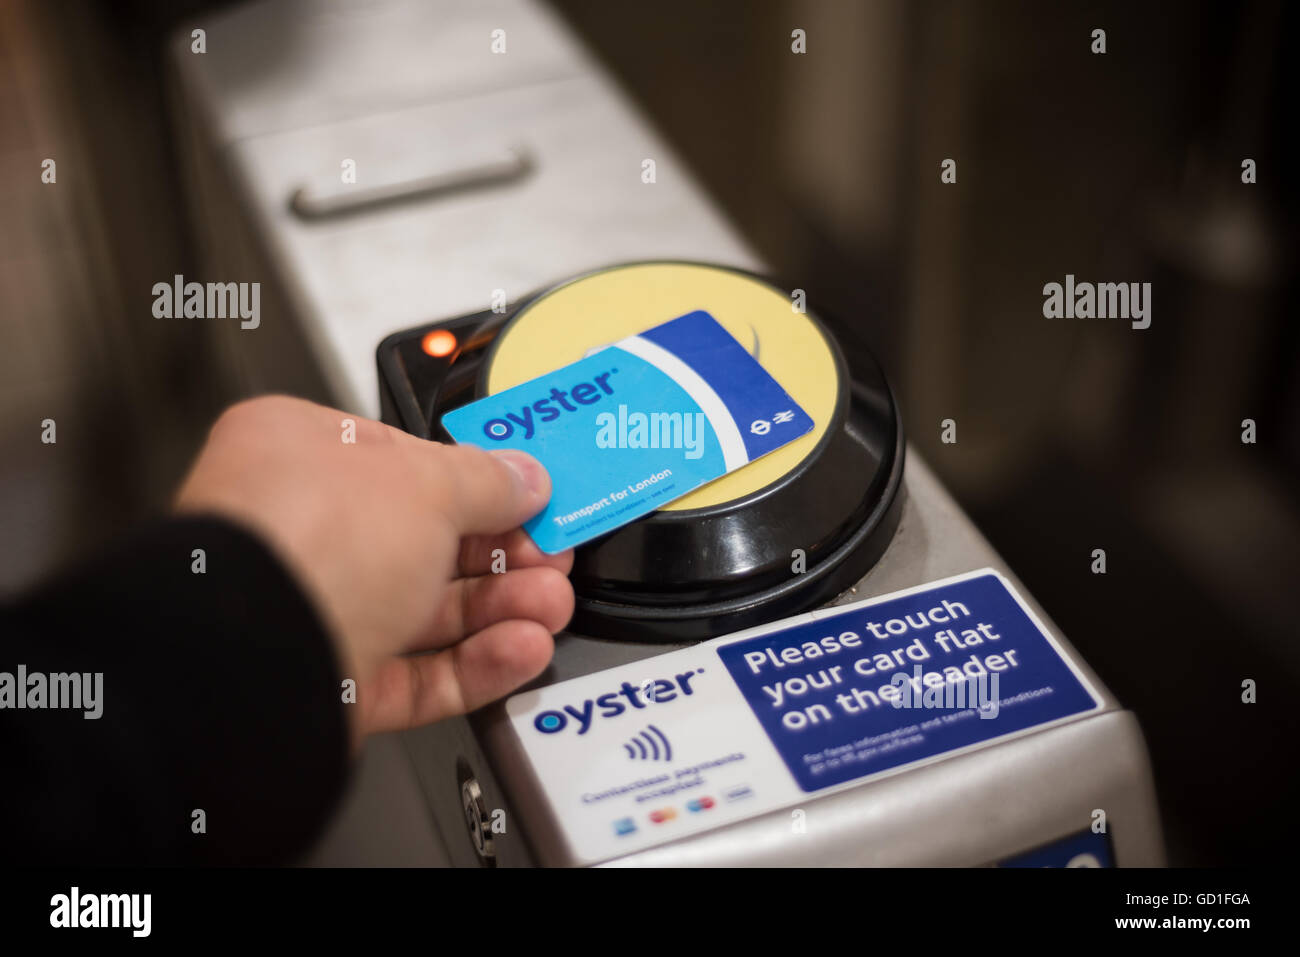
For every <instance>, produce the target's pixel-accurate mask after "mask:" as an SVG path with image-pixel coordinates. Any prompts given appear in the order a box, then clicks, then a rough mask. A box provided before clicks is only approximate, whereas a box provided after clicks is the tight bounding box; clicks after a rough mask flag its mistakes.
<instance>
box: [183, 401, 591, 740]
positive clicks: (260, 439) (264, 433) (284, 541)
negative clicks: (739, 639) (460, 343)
mask: <svg viewBox="0 0 1300 957" xmlns="http://www.w3.org/2000/svg"><path fill="white" fill-rule="evenodd" d="M347 420H352V421H353V422H354V423H355V426H354V428H355V443H348V442H345V441H343V439H344V437H345V435H346V432H345V428H346V423H347ZM550 494H551V488H550V479H549V477H548V476H547V475H546V471H545V469H543V468H542V466H541V464H540V463H538V462H537V461H536V460H535V459H533V458H532V457H531V456H528V455H525V454H523V453H520V452H499V453H492V452H487V451H485V450H483V449H479V448H475V447H473V446H453V445H441V444H439V443H435V442H427V441H425V440H423V439H418V438H415V437H414V436H411V435H408V434H407V433H405V432H401V431H399V430H397V429H394V428H390V427H389V426H386V425H383V424H381V423H379V422H374V421H371V420H369V419H363V418H360V417H359V416H350V415H348V414H347V413H344V412H340V411H337V410H335V409H328V408H325V407H324V406H319V405H315V404H313V403H311V402H306V401H304V400H301V399H291V398H287V397H283V396H268V397H264V398H259V399H252V400H249V401H247V402H242V403H240V404H238V405H236V406H233V407H232V408H231V409H229V410H227V411H226V412H225V413H224V414H223V415H222V416H221V418H220V419H218V420H217V423H216V424H215V425H214V426H213V428H212V432H211V434H210V435H209V437H208V441H207V444H206V445H205V446H204V447H203V449H202V451H201V452H200V454H199V457H198V459H197V461H196V462H195V464H194V466H193V468H192V469H191V471H190V474H189V476H188V477H187V478H186V480H185V482H184V483H183V484H182V486H181V489H180V492H179V493H178V495H177V499H176V508H177V510H178V511H182V512H205V513H215V514H218V515H221V516H224V517H226V518H229V519H232V520H234V521H235V522H237V523H240V524H243V525H245V526H246V527H248V528H249V529H251V530H252V531H254V532H256V533H258V534H260V536H261V537H262V539H263V540H264V541H265V542H267V543H268V544H269V546H270V547H271V548H272V550H273V551H275V552H276V553H277V554H278V555H279V556H280V558H281V559H282V560H283V561H284V562H285V564H286V565H287V566H288V567H289V568H290V569H291V570H292V571H293V572H294V573H295V575H296V577H297V578H298V580H299V582H300V583H301V584H302V585H303V587H304V589H305V591H306V592H307V593H308V595H309V596H310V597H311V598H312V599H313V601H314V603H315V605H316V607H317V609H318V610H319V612H320V614H321V616H322V618H323V619H324V620H325V623H326V625H327V627H328V628H329V629H330V631H331V633H332V635H333V636H334V639H335V643H336V646H337V648H338V651H339V657H340V659H341V663H342V668H343V674H344V677H345V678H355V679H356V682H357V702H356V704H355V705H354V706H351V708H350V710H351V711H352V713H353V721H352V725H353V729H354V732H355V734H356V736H357V738H358V739H359V738H360V737H361V736H364V735H365V734H368V733H373V732H376V731H389V730H397V729H402V728H407V727H413V726H416V725H421V724H427V723H429V722H433V721H438V720H440V719H442V718H445V717H448V716H451V715H455V714H463V713H465V712H466V711H471V710H473V709H475V708H477V707H480V706H481V705H484V704H486V703H488V702H489V701H492V700H494V699H496V698H499V697H501V696H502V695H504V694H507V693H509V692H510V691H512V690H514V689H515V688H517V687H518V686H519V685H521V684H523V683H524V682H525V681H528V680H529V679H531V678H533V677H535V676H536V675H538V674H539V673H540V672H541V671H542V669H543V668H545V667H546V664H547V662H549V661H550V657H551V653H552V651H553V648H554V645H553V642H552V637H551V636H552V635H553V634H554V633H555V632H557V631H559V630H560V629H561V628H563V627H564V625H565V624H566V623H567V622H568V620H569V617H570V616H571V615H572V613H573V587H572V585H571V584H570V583H569V580H568V577H567V575H568V572H569V569H570V568H571V567H572V564H573V553H572V551H568V552H564V553H562V554H560V555H546V554H544V553H542V552H541V551H540V550H539V549H538V548H537V546H536V545H535V544H534V543H533V541H532V539H530V538H529V537H528V536H527V535H526V534H525V533H524V532H523V530H522V529H521V528H520V527H519V526H520V525H521V524H522V523H523V522H524V521H525V520H527V519H528V518H530V517H531V516H533V515H535V514H536V513H537V512H539V511H540V510H541V509H542V508H543V506H545V504H546V502H547V500H548V499H549V498H550ZM495 549H502V551H503V552H504V561H505V568H506V571H505V572H504V573H503V574H492V573H491V571H492V562H493V552H494V550H495ZM413 652H433V653H432V654H411V653H413Z"/></svg>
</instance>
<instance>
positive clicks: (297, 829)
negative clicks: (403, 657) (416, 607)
mask: <svg viewBox="0 0 1300 957" xmlns="http://www.w3.org/2000/svg"><path fill="white" fill-rule="evenodd" d="M197 549H201V550H202V553H203V554H202V562H203V565H204V566H205V568H204V569H203V570H201V571H199V570H196V569H197V568H198V566H197V564H196V563H197V562H198V558H197V557H196V556H195V551H196V550H197ZM96 675H102V679H98V686H99V692H98V695H96V693H95V685H96V682H97V679H96ZM341 681H342V678H341V676H340V674H339V668H338V665H337V661H336V658H335V652H334V648H333V645H332V643H331V641H330V638H329V635H328V634H327V633H326V631H325V628H324V626H323V625H322V623H321V621H320V619H319V618H318V616H317V614H316V612H315V610H314V608H313V607H312V605H311V604H310V603H309V601H308V599H307V597H306V596H305V595H304V594H303V592H302V590H301V589H300V588H299V586H298V585H297V583H296V582H295V581H294V579H293V578H292V577H291V576H290V574H289V572H288V571H287V569H285V567H284V566H283V565H281V563H280V562H279V560H278V559H277V558H276V557H275V556H274V555H272V554H271V552H270V551H269V550H268V549H267V548H266V547H265V546H264V545H263V544H262V543H261V542H260V541H259V540H258V539H257V538H255V537H254V536H252V535H250V534H249V533H247V532H245V531H244V530H242V529H240V528H238V527H236V526H235V525H233V524H230V523H228V522H225V521H222V520H218V519H211V518H177V519H172V520H169V521H165V522H161V523H158V524H156V525H153V526H151V527H149V528H148V529H146V530H144V531H142V532H140V533H139V534H137V535H136V536H135V537H134V538H133V539H132V540H130V541H128V542H127V543H125V544H124V545H123V546H122V547H120V548H118V549H117V550H115V551H114V552H112V553H110V554H108V555H105V556H104V557H102V558H99V559H97V560H95V561H92V562H90V563H88V564H85V565H83V566H81V567H80V568H78V569H76V570H75V571H73V572H71V573H69V574H66V575H63V576H62V577H60V578H58V579H57V580H55V581H53V582H51V583H49V584H47V585H45V586H44V587H42V588H40V589H39V590H37V591H36V592H34V593H32V594H30V595H28V596H26V597H24V598H22V599H20V600H19V601H17V602H16V603H11V604H8V605H6V606H3V607H0V769H2V771H3V773H0V835H3V836H2V837H0V860H2V861H7V862H8V863H30V864H89V865H103V864H191V863H193V864H269V863H292V862H293V861H294V860H295V859H296V858H297V857H298V856H299V855H301V854H302V853H303V851H305V850H306V849H307V848H308V847H309V846H310V842H311V841H312V839H313V838H314V837H316V836H317V835H318V834H319V833H320V831H321V829H322V828H323V825H324V823H325V821H326V819H327V817H328V815H329V813H330V811H331V809H332V808H333V805H334V804H335V802H336V801H337V799H338V797H339V795H340V794H341V792H342V789H343V786H344V783H345V780H346V776H347V771H348V728H347V720H346V715H345V713H344V708H345V707H346V705H344V704H343V702H342V693H341ZM82 693H85V697H84V698H81V699H80V700H77V699H78V698H79V697H80V696H81V694H82ZM55 703H59V704H63V705H69V704H70V705H72V706H71V707H61V708H53V707H50V705H52V704H55ZM20 704H21V705H22V707H20ZM78 705H79V706H78ZM97 710H98V711H100V715H99V717H88V715H93V714H94V713H95V711H97ZM198 812H202V814H199V813H198ZM200 825H202V827H200Z"/></svg>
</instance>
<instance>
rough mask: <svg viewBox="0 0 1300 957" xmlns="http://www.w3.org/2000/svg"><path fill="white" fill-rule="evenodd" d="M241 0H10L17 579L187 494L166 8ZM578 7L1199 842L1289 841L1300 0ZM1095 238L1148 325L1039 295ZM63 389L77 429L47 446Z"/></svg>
mask: <svg viewBox="0 0 1300 957" xmlns="http://www.w3.org/2000/svg"><path fill="white" fill-rule="evenodd" d="M212 6H213V5H212V4H204V3H198V2H194V0H185V2H180V3H161V2H158V3H146V2H141V0H133V2H123V3H112V4H110V3H91V2H84V0H69V2H64V3H56V4H41V3H37V2H34V0H13V2H6V3H0V143H2V144H3V145H2V148H0V163H2V164H3V166H2V167H0V169H2V175H0V204H2V205H0V328H2V329H3V339H2V340H0V462H3V467H2V468H0V532H2V541H3V546H2V547H0V595H2V594H4V593H6V592H14V591H17V590H19V589H21V588H23V587H25V586H26V585H27V584H29V583H30V582H31V581H33V580H35V579H37V578H39V577H40V576H41V575H43V574H45V573H46V572H48V570H49V569H51V568H53V567H55V566H57V565H58V564H60V563H62V562H64V561H66V560H67V559H68V558H69V556H71V555H74V554H76V553H78V552H80V551H83V550H85V549H87V548H92V547H94V546H96V545H98V544H100V543H102V542H104V541H105V540H108V539H110V538H111V537H113V536H114V535H116V534H119V533H120V532H121V531H122V530H123V529H124V528H126V527H128V526H129V525H131V524H132V523H133V522H135V521H138V520H139V519H140V518H141V517H143V516H145V515H147V514H150V513H151V512H153V511H156V510H158V509H159V508H161V507H163V506H164V505H165V502H166V499H167V495H168V494H169V491H170V489H171V488H173V487H174V485H175V483H176V481H177V480H178V479H179V477H180V475H181V473H182V470H183V469H184V467H185V465H186V463H187V462H188V460H189V458H190V457H191V456H192V455H193V453H194V451H195V449H196V448H197V444H198V443H199V442H200V441H201V439H202V436H203V433H204V429H205V427H206V424H207V422H208V421H209V420H210V419H211V417H212V416H213V415H214V414H215V412H216V411H217V410H218V409H220V408H221V407H222V406H223V405H224V404H226V403H227V402H229V401H231V400H233V399H234V398H237V397H238V393H237V389H236V388H234V387H232V386H231V385H230V384H229V383H226V382H223V381H221V380H220V378H219V376H216V375H214V373H213V372H212V370H211V368H210V367H209V365H208V363H206V362H205V361H203V357H202V356H198V355H195V354H193V351H192V350H190V349H188V348H187V344H186V342H185V340H184V337H183V334H182V333H181V332H180V331H179V330H180V329H181V328H182V327H180V326H167V327H160V326H157V325H150V326H149V327H148V329H147V331H146V330H142V328H141V326H140V324H139V323H136V322H133V321H132V320H131V319H130V318H129V312H128V309H127V307H126V305H125V296H124V295H123V290H124V289H127V288H131V289H138V288H148V287H149V286H151V285H152V283H153V282H154V281H155V280H156V278H157V277H158V276H168V275H171V274H172V273H173V272H191V271H192V270H191V269H190V268H189V265H190V264H191V263H192V261H193V258H192V257H193V244H192V231H191V229H190V227H189V224H188V223H187V222H186V218H185V212H184V210H185V196H184V195H183V193H182V190H181V186H180V177H179V175H178V172H177V151H176V144H175V142H174V139H175V135H174V131H173V130H172V129H171V127H170V121H169V118H168V113H167V85H166V82H165V75H164V74H165V71H164V69H163V66H162V45H163V41H164V39H165V37H166V36H167V35H168V34H169V32H170V31H171V30H172V29H173V28H174V27H175V26H176V25H177V24H178V23H179V22H180V21H181V19H182V18H183V17H185V16H188V15H192V14H193V13H195V12H198V11H202V10H206V9H209V8H210V7H212ZM555 6H556V8H557V9H558V10H559V11H561V13H562V14H563V15H564V16H565V17H566V18H567V19H568V20H569V21H570V23H571V24H572V26H573V27H574V28H575V29H576V30H577V31H578V33H579V34H580V35H581V36H582V37H583V38H584V39H585V40H586V41H587V43H588V44H589V45H590V46H591V47H592V48H593V49H594V50H595V51H596V53H597V54H598V56H599V57H600V58H601V59H602V60H603V61H604V63H605V64H606V66H607V67H608V69H609V70H610V71H611V72H612V73H613V74H614V75H615V76H616V77H617V78H618V79H619V81H620V82H621V83H622V84H623V86H624V87H625V89H626V91H627V93H628V94H629V95H630V96H631V97H632V98H633V99H634V100H635V101H636V102H638V103H639V104H640V106H641V107H642V108H643V109H644V110H645V111H646V113H647V114H648V115H649V116H650V117H651V119H652V120H653V122H654V123H655V124H656V125H657V126H658V127H659V128H660V130H661V131H662V132H663V133H664V135H665V136H666V138H667V139H668V140H669V141H670V142H671V144H672V145H673V147H674V148H675V149H676V150H677V151H678V153H679V154H680V155H682V156H683V157H684V158H685V159H686V160H687V161H688V162H689V163H690V164H691V166H692V167H693V168H694V170H695V172H696V174H697V175H698V177H699V178H700V180H701V182H702V183H703V184H704V185H705V187H706V188H707V189H708V190H709V191H710V192H711V193H712V194H713V195H714V196H715V197H716V198H717V199H718V201H719V202H720V203H721V204H722V206H723V207H724V209H725V210H726V212H727V213H728V214H729V215H730V216H731V217H732V218H733V220H734V221H735V222H736V223H737V224H739V226H740V228H741V229H742V231H743V232H744V234H745V235H746V236H747V237H748V238H749V239H750V241H751V242H752V243H753V244H754V246H755V247H756V248H757V250H758V251H759V253H760V254H761V255H762V256H763V257H764V258H765V259H766V260H767V261H768V262H770V263H771V264H772V265H773V267H774V270H775V271H776V272H777V273H778V274H779V275H781V276H783V277H789V278H790V280H791V281H795V280H796V279H797V282H798V284H799V285H801V286H802V287H804V288H807V289H810V290H816V297H815V298H816V300H817V301H818V302H819V303H820V304H821V306H822V308H823V309H825V311H826V312H827V313H828V314H829V315H830V316H831V317H832V321H833V322H834V324H835V325H836V328H837V331H838V332H839V333H840V336H841V338H842V339H843V340H844V345H845V346H846V350H847V351H848V352H849V354H850V356H852V355H854V354H860V353H861V351H862V350H864V349H867V348H870V349H871V350H872V351H874V352H875V353H877V354H878V355H879V356H880V357H881V359H882V360H883V363H884V365H885V368H886V369H887V371H888V373H889V375H890V376H891V379H892V380H893V382H894V383H895V385H896V387H897V389H898V391H899V393H900V398H901V401H902V404H903V409H904V415H905V418H906V423H907V427H908V430H909V435H910V438H911V439H912V441H913V442H914V444H915V446H916V447H917V449H918V450H919V451H920V453H921V454H922V455H923V456H924V457H925V458H926V459H927V460H928V461H929V462H930V463H931V464H932V465H933V466H934V467H935V469H936V470H937V471H938V472H939V474H940V476H941V477H942V478H943V480H944V481H945V482H946V484H947V485H948V487H949V488H950V489H951V490H952V491H953V493H954V494H955V495H956V496H957V497H958V499H959V500H960V501H961V503H962V504H963V506H964V507H965V508H966V509H967V510H968V511H969V513H970V514H971V516H972V517H973V518H974V520H975V521H976V523H977V524H978V525H979V526H980V527H981V529H982V530H983V531H984V532H985V534H986V535H987V536H988V537H989V538H990V539H991V541H992V542H993V544H994V546H995V547H996V548H997V549H998V550H999V551H1000V552H1001V553H1002V554H1003V556H1004V557H1005V558H1006V559H1007V561H1008V562H1009V563H1010V565H1011V566H1012V567H1013V568H1014V569H1015V570H1016V571H1017V573H1018V574H1019V575H1020V576H1021V578H1022V579H1023V580H1024V581H1025V583H1026V584H1027V586H1028V587H1029V589H1030V591H1031V592H1033V594H1034V595H1035V596H1036V597H1037V598H1038V600H1039V601H1040V602H1041V603H1042V605H1043V606H1044V607H1045V608H1046V609H1047V610H1048V612H1049V613H1050V614H1051V615H1052V616H1053V618H1054V619H1055V620H1056V622H1057V623H1058V624H1059V625H1060V626H1061V627H1062V629H1063V630H1064V632H1065V633H1066V634H1067V635H1068V636H1069V638H1070V640H1071V641H1072V642H1073V643H1074V644H1075V645H1076V646H1077V647H1078V648H1079V649H1080V651H1081V652H1082V653H1083V654H1084V656H1085V657H1086V658H1087V660H1088V661H1089V662H1090V663H1091V664H1092V666H1093V667H1094V668H1095V669H1096V670H1097V671H1098V672H1099V673H1100V675H1101V677H1102V678H1103V680H1104V681H1105V682H1106V683H1107V684H1108V685H1109V686H1110V687H1111V689H1112V690H1113V691H1114V692H1115V693H1116V694H1117V695H1118V696H1119V698H1120V699H1121V700H1122V701H1124V702H1125V703H1126V704H1127V705H1128V706H1129V707H1131V708H1133V709H1134V710H1135V711H1136V712H1137V714H1138V716H1139V718H1140V719H1141V722H1142V726H1143V728H1144V730H1145V732H1146V734H1147V737H1148V743H1149V745H1150V749H1151V754H1152V759H1153V762H1154V766H1155V775H1156V782H1157V787H1158V789H1159V794H1160V799H1161V809H1162V814H1163V818H1164V822H1165V827H1166V839H1167V842H1168V845H1169V853H1170V860H1171V863H1174V864H1180V865H1186V864H1212V865H1213V864H1247V863H1272V862H1276V861H1278V860H1279V858H1285V857H1286V856H1287V855H1288V853H1289V852H1290V850H1291V849H1292V848H1293V847H1294V844H1295V842H1294V834H1295V830H1296V828H1295V822H1294V819H1293V817H1292V816H1291V814H1292V812H1293V809H1294V808H1295V807H1296V806H1297V797H1300V793H1298V791H1300V789H1298V788H1297V775H1296V771H1295V759H1296V751H1297V748H1296V740H1297V733H1298V732H1300V720H1298V719H1297V716H1296V715H1297V710H1296V707H1295V704H1294V700H1293V699H1294V695H1295V694H1296V692H1297V690H1300V649H1298V648H1297V641H1296V638H1297V627H1296V617H1295V614H1294V612H1293V609H1292V608H1291V601H1292V598H1293V595H1294V593H1295V591H1296V588H1297V585H1298V584H1300V575H1298V574H1297V573H1298V572H1300V506H1298V503H1297V488H1300V483H1298V482H1297V473H1300V345H1298V343H1297V326H1296V322H1295V312H1294V310H1293V309H1288V304H1289V303H1291V302H1292V301H1293V297H1294V295H1295V293H1296V291H1297V290H1296V288H1295V286H1296V276H1295V270H1294V268H1293V266H1294V263H1295V252H1296V251H1295V245H1294V242H1295V236H1294V228H1293V227H1294V224H1295V222H1296V193H1295V190H1296V186H1295V180H1296V177H1295V173H1294V171H1295V170H1296V169H1297V159H1298V158H1297V156H1296V142H1295V133H1294V114H1295V106H1294V100H1293V97H1292V96H1291V95H1290V94H1289V91H1290V90H1292V89H1295V88H1297V85H1296V83H1295V79H1296V78H1295V76H1294V73H1295V70H1296V67H1295V57H1294V55H1291V56H1288V49H1287V40H1288V38H1289V37H1292V36H1294V35H1295V31H1296V26H1297V22H1296V21H1297V13H1296V9H1297V8H1296V7H1295V5H1284V4H1281V3H1262V2H1259V3H1245V4H1238V3H1227V2H1224V3H1194V2H1186V3H1183V2H1180V3H1143V4H1135V3H1118V2H1116V3H1100V4H1090V5H1086V6H1085V5H1081V4H1065V5H1055V4H1054V5H1050V6H1049V5H1044V4H1037V3H1009V2H988V3H961V2H923V3H909V2H904V0H893V2H872V3H850V2H843V3H840V2H832V0H824V2H799V0H787V2H776V0H764V2H745V3H741V2H716V3H701V2H688V0H658V2H656V3H654V4H615V3H608V2H601V0H556V3H555ZM796 27H799V28H802V29H805V30H806V31H807V33H808V49H809V52H808V54H807V55H805V56H792V55H790V53H789V43H790V40H789V36H790V31H791V30H792V29H794V28H796ZM1097 27H1100V28H1103V29H1105V30H1106V33H1107V52H1106V54H1105V55H1102V56H1098V55H1094V54H1092V53H1091V52H1090V44H1091V38H1090V33H1091V31H1092V30H1093V29H1094V28H1097ZM52 145H57V147H58V149H59V151H60V152H59V155H60V156H78V155H79V156H81V157H83V158H89V159H91V160H93V161H90V162H85V163H79V164H76V165H75V166H74V164H71V163H69V164H64V163H63V162H62V161H61V162H60V172H61V177H60V182H61V183H65V184H66V186H67V187H68V188H66V189H61V190H59V191H58V199H57V201H56V205H55V208H53V209H51V208H50V203H49V200H48V197H47V196H46V195H45V194H40V193H38V192H37V190H39V189H40V186H39V183H33V180H34V178H33V177H32V176H31V175H30V171H31V170H32V169H38V168H39V163H40V159H41V158H42V157H44V156H48V155H51V150H52ZM949 157H951V158H953V159H955V160H956V161H957V167H958V168H957V176H958V180H957V184H956V185H945V184H942V183H941V182H940V180H939V170H940V162H941V161H942V160H943V159H945V158H949ZM1247 157H1249V158H1251V159H1254V160H1255V161H1256V163H1257V167H1258V182H1257V183H1256V184H1255V185H1244V184H1242V182H1241V161H1242V160H1243V159H1244V158H1247ZM77 166H80V167H82V168H84V169H85V170H86V172H85V173H84V175H83V176H81V177H71V176H70V177H69V178H68V179H66V180H65V178H64V176H63V175H62V174H63V169H65V168H67V169H69V170H70V169H73V168H76V167H77ZM1066 273H1073V274H1074V275H1075V276H1076V277H1077V278H1078V279H1079V280H1080V281H1085V280H1086V281H1117V282H1118V281H1135V282H1142V281H1149V282H1151V283H1152V284H1153V321H1152V325H1151V328H1150V329H1147V330H1145V331H1135V330H1131V329H1130V328H1129V327H1128V324H1127V323H1126V322H1120V321H1106V322H1090V321H1086V320H1056V321H1053V320H1046V319H1044V318H1043V317H1042V314H1041V309H1042V292H1041V290H1042V286H1043V284H1044V283H1046V282H1049V281H1055V282H1062V281H1063V280H1064V277H1065V274H1066ZM556 278H559V277H556ZM47 416H48V417H53V418H56V419H58V421H59V423H60V438H61V439H62V438H63V434H64V430H65V429H68V430H74V431H75V432H76V433H78V434H79V438H81V439H84V440H85V441H78V442H75V443H66V444H65V445H64V446H61V448H69V449H73V448H75V449H79V450H80V451H77V452H73V451H68V452H67V453H61V454H60V456H58V457H57V458H56V457H53V456H50V455H49V454H48V450H47V449H43V448H42V447H40V446H34V444H33V443H32V442H31V441H30V439H31V429H32V425H31V423H32V422H33V421H39V420H40V419H41V418H44V417H47ZM945 418H952V419H954V420H956V422H957V424H958V425H957V427H958V442H957V443H956V444H955V445H944V444H942V443H941V442H940V441H939V434H940V424H939V423H940V421H941V420H942V419H945ZM1244 418H1252V419H1254V420H1255V421H1256V423H1257V428H1258V443H1257V444H1255V445H1244V444H1243V443H1242V442H1241V431H1242V427H1241V421H1242V419H1244ZM88 475H91V476H94V479H93V480H89V479H88V478H87V476H88ZM1095 548H1104V549H1105V550H1106V554H1107V566H1108V571H1107V573H1106V574H1105V575H1094V574H1092V573H1091V571H1090V566H1091V563H1092V551H1093V549H1095ZM1246 678H1251V679H1254V680H1255V681H1256V682H1258V687H1259V703H1258V704H1257V705H1253V706H1248V705H1244V704H1242V703H1241V700H1240V695H1241V683H1242V680H1243V679H1246Z"/></svg>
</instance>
